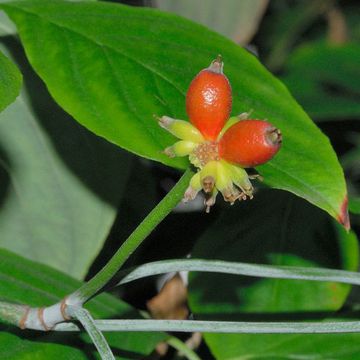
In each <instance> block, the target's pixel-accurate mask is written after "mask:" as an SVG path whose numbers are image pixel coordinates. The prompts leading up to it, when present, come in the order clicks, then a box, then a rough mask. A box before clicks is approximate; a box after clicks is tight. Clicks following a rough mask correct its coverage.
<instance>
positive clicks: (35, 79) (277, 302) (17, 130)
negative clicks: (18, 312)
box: [0, 0, 360, 359]
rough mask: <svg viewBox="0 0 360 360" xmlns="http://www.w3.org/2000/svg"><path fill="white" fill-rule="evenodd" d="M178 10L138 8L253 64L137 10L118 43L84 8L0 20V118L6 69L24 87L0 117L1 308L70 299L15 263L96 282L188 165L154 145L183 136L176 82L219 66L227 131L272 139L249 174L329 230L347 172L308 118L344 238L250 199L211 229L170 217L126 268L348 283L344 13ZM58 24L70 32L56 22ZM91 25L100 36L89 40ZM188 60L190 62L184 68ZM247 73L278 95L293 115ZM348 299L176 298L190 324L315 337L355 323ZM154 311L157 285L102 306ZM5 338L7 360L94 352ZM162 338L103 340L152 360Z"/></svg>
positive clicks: (199, 221)
mask: <svg viewBox="0 0 360 360" xmlns="http://www.w3.org/2000/svg"><path fill="white" fill-rule="evenodd" d="M199 3H200V2H199ZM174 4H175V2H167V3H165V2H163V1H154V2H152V3H151V4H150V2H148V1H144V2H141V1H140V2H137V4H136V5H152V6H154V7H156V6H157V7H159V8H160V9H164V10H167V11H175V12H178V13H179V14H181V15H184V16H187V15H189V16H191V18H192V20H195V21H197V22H200V23H202V24H204V25H206V26H208V27H212V26H214V30H216V31H219V32H221V33H222V34H223V35H225V36H227V37H229V38H231V39H233V40H235V41H236V42H238V43H241V44H242V45H249V44H251V45H249V47H248V48H249V49H250V50H251V51H255V52H256V55H252V54H250V53H249V52H248V51H245V50H242V49H240V47H238V46H236V45H234V44H233V43H231V42H230V41H229V40H226V39H225V38H223V37H220V36H219V35H217V34H215V33H213V32H210V31H209V30H207V29H205V28H203V27H201V26H200V25H194V24H192V23H190V22H188V21H186V20H183V19H180V18H177V17H175V16H173V15H166V14H163V13H160V12H152V11H145V12H144V13H141V16H140V15H138V14H140V13H137V10H134V9H130V8H129V9H128V8H123V7H122V6H121V5H117V4H112V5H113V6H114V7H111V15H112V16H113V17H117V19H118V23H121V22H122V25H123V26H121V27H118V28H114V27H113V22H112V20H111V19H110V20H109V17H106V16H103V14H104V13H106V10H104V9H107V8H105V7H97V6H96V5H97V4H96V2H93V3H92V4H74V6H73V7H71V8H70V7H68V4H65V3H59V4H57V3H56V2H49V1H45V0H42V1H39V0H37V1H26V4H25V3H19V4H16V3H14V2H11V3H10V4H9V5H7V7H4V9H6V11H7V13H8V14H9V15H10V16H11V17H12V19H13V20H14V21H15V23H16V25H17V30H15V28H14V26H13V25H12V23H11V22H10V21H9V20H8V19H7V18H6V15H4V14H3V13H2V14H1V18H0V35H1V38H0V42H1V50H2V52H3V53H4V54H5V55H3V54H0V99H1V100H0V101H1V102H0V110H2V109H4V108H5V107H6V106H7V105H9V104H10V103H12V102H13V101H14V100H15V97H16V95H17V93H18V92H19V89H20V84H21V76H20V73H19V71H17V67H18V68H19V69H20V72H21V74H22V76H23V87H22V91H21V94H20V96H18V97H17V99H16V100H15V102H13V103H12V104H11V105H10V106H9V107H7V108H6V109H5V110H4V111H3V112H2V113H1V114H0V165H1V166H0V184H1V189H0V232H1V239H0V245H1V247H3V248H4V249H6V250H2V252H1V256H0V276H1V279H2V281H1V287H0V298H1V299H2V300H12V301H16V302H26V303H29V304H34V305H47V304H49V303H52V302H54V301H57V300H58V299H59V298H60V297H61V296H63V295H65V294H66V293H68V292H69V291H71V290H72V289H74V288H76V286H77V285H78V284H79V282H78V281H76V280H74V279H70V278H69V277H68V276H67V275H64V274H61V273H59V272H57V271H55V270H51V269H50V268H48V267H46V266H44V265H38V264H35V263H33V262H31V261H30V260H27V259H31V260H35V261H37V262H39V263H42V264H47V265H49V266H51V267H52V268H55V269H57V270H61V271H62V272H64V273H67V274H68V275H71V276H72V277H75V278H77V279H78V280H80V279H84V278H88V277H90V276H91V275H93V274H94V273H95V272H96V271H97V270H99V269H100V268H101V266H102V265H104V264H105V262H106V261H107V260H108V258H109V257H110V256H111V254H113V252H114V250H115V249H117V248H118V246H119V245H120V244H121V242H122V241H123V240H124V239H125V238H126V236H127V235H128V234H129V233H130V232H131V231H132V230H133V228H134V227H135V226H136V225H137V224H138V223H139V222H140V221H141V220H142V219H143V218H144V217H145V215H146V214H147V213H148V211H149V210H150V209H151V208H152V207H153V206H154V205H155V204H156V203H157V202H158V200H159V199H160V198H161V197H162V196H163V195H164V194H165V193H166V192H167V191H168V189H169V188H170V187H171V186H172V184H173V183H174V181H176V179H177V178H178V176H179V173H178V172H177V170H175V169H176V168H184V167H186V165H187V164H186V162H185V161H182V160H180V161H179V160H176V161H173V160H169V159H167V158H166V157H164V156H163V155H162V154H161V153H160V151H161V150H162V149H163V148H164V147H165V146H166V145H168V144H170V143H171V142H172V141H173V139H172V138H171V136H169V135H168V134H166V133H165V132H163V131H162V130H161V129H159V128H158V127H157V125H156V122H154V121H153V120H152V114H154V113H155V114H159V115H162V114H167V115H172V116H177V117H180V118H185V112H184V111H185V109H184V94H185V92H186V89H187V86H188V83H189V81H190V80H191V78H192V77H193V76H194V75H195V74H196V73H197V72H198V71H199V70H200V69H201V68H203V67H205V66H207V64H208V62H209V60H211V59H212V57H214V55H216V54H217V53H219V52H221V53H222V55H223V56H224V58H225V69H226V73H227V75H228V77H229V78H230V80H231V83H232V87H233V89H234V101H235V103H234V113H238V112H242V111H247V110H249V109H251V108H253V109H254V110H255V112H254V115H255V116H258V117H261V118H264V117H266V118H268V119H269V120H270V121H271V122H274V123H275V124H276V125H278V126H279V127H280V128H281V129H282V131H283V133H284V138H285V140H286V141H284V148H283V149H282V152H281V153H280V154H279V157H278V158H275V159H274V161H273V162H271V163H269V164H267V165H264V166H263V167H261V168H259V171H260V172H261V173H262V174H263V175H264V176H265V179H266V182H265V185H270V186H273V187H276V188H281V189H285V190H290V191H291V192H293V193H295V194H297V195H300V196H301V197H303V198H305V199H307V200H309V201H310V202H311V203H313V204H315V205H317V206H318V207H320V208H322V209H324V210H326V211H327V212H328V213H330V214H331V215H332V216H333V217H337V216H338V215H339V212H340V207H341V204H342V202H343V199H344V196H345V183H344V179H343V176H342V170H341V168H340V166H339V164H338V162H337V157H336V155H335V153H334V152H333V151H332V150H331V147H330V143H329V142H328V140H327V138H326V137H325V136H324V135H323V134H322V133H321V132H320V131H319V130H318V129H317V128H316V127H315V126H314V125H313V124H312V123H311V122H310V119H309V118H308V117H307V115H306V114H305V112H304V111H303V110H302V108H301V107H303V108H304V110H305V111H306V112H307V113H308V114H309V115H310V117H311V118H312V119H313V120H315V121H316V122H317V125H318V126H319V127H320V128H321V130H322V131H323V132H324V133H325V134H326V135H327V136H329V138H330V141H331V144H332V145H333V146H334V148H335V151H336V153H337V156H338V157H339V159H340V162H341V163H342V165H343V167H344V169H345V172H346V179H347V183H348V190H349V195H350V210H351V211H352V214H351V221H352V224H353V231H352V232H350V233H349V234H347V233H346V232H345V231H344V230H343V229H342V228H341V227H340V226H338V225H337V224H336V223H335V221H334V220H332V219H331V218H330V217H329V216H328V214H326V213H325V212H324V211H323V210H320V209H319V208H317V207H315V206H314V205H312V204H310V203H309V202H306V201H305V200H304V199H300V198H298V197H296V196H294V195H292V194H290V193H285V192H283V191H280V190H274V189H271V190H270V189H268V188H265V186H259V187H260V190H259V191H258V193H257V194H256V196H255V199H254V200H253V201H252V202H250V203H241V204H238V205H236V206H234V207H232V208H228V207H227V205H223V204H222V203H221V201H220V202H219V204H217V206H216V208H215V209H214V211H212V213H211V214H209V215H206V216H205V214H203V212H202V205H201V200H199V202H198V203H196V202H195V203H194V204H193V205H192V206H187V207H183V206H180V207H178V208H177V209H176V211H175V212H174V213H173V214H172V215H170V216H169V217H168V218H167V219H166V220H165V221H164V222H163V223H162V224H161V225H160V226H159V227H158V228H157V229H156V230H155V231H154V232H153V233H152V234H151V236H150V237H149V238H148V239H147V240H146V242H145V243H144V244H143V246H142V247H141V248H140V249H139V250H138V251H137V252H136V253H135V254H134V256H133V257H132V258H131V259H130V260H129V262H128V264H127V265H129V266H130V265H135V264H139V263H144V262H147V261H152V260H156V259H165V258H179V257H182V256H186V255H187V254H189V253H191V254H192V256H194V257H195V256H196V257H201V258H217V259H224V260H232V261H244V262H253V263H271V264H284V265H285V264H286V265H301V266H317V267H331V268H342V269H347V270H356V268H357V262H358V247H357V238H356V234H357V233H358V231H359V218H358V217H357V216H356V215H355V214H356V213H360V211H359V206H358V205H359V196H360V194H359V188H358V185H357V182H358V180H359V171H358V169H359V162H360V148H359V146H360V142H359V139H358V131H359V128H360V126H359V123H358V118H359V112H360V108H359V101H358V100H359V97H360V82H359V76H358V75H359V66H358V64H359V60H360V45H359V39H360V28H359V24H358V22H357V21H356V17H355V13H356V10H358V5H357V4H356V1H350V2H346V3H345V2H341V1H339V2H335V1H321V0H316V1H311V2H310V1H309V2H302V1H295V0H280V1H276V2H267V1H260V0H259V1H241V2H234V1H230V0H229V1H224V2H223V3H222V5H221V7H222V8H221V10H222V11H221V12H219V8H218V6H217V5H215V4H214V3H213V2H212V1H209V2H201V4H202V5H201V6H200V5H196V7H195V8H194V6H195V5H194V2H190V1H181V2H176V6H172V5H174ZM205 4H206V6H205ZM102 5H104V4H102ZM110 5H111V4H110ZM110 5H109V6H110ZM80 6H83V7H80ZM80 9H81V11H80ZM95 9H100V10H95ZM108 9H110V7H109V8H108ZM101 12H103V13H102V15H101V14H100V13H101ZM64 13H67V15H68V16H67V17H64V16H61V15H62V14H64ZM94 13H96V14H97V15H98V17H97V21H96V22H92V21H94V20H93V19H92V16H94ZM219 13H221V15H222V17H220V16H219ZM237 13H238V14H240V15H239V16H238V17H236V16H235V14H237ZM91 14H92V15H91ZM99 14H100V15H101V16H100V15H99ZM244 14H246V16H244ZM214 19H216V21H213V20H214ZM229 24H231V25H232V26H231V27H230V26H228V25H229ZM16 31H18V32H19V34H20V37H21V41H22V43H23V45H24V46H25V52H26V55H25V54H24V51H23V48H22V45H21V43H20V42H19V39H18V37H17V36H16V35H14V34H16ZM239 34H241V37H239ZM174 39H176V41H174ZM194 48H196V56H191V54H193V53H194ZM256 56H257V57H258V58H259V60H260V62H261V63H263V64H264V65H265V66H266V67H267V68H268V69H269V70H270V71H271V72H273V73H274V74H275V75H276V76H278V77H279V78H280V79H281V80H282V81H283V82H284V83H285V84H286V86H287V87H288V89H289V90H290V92H291V93H292V94H293V96H294V97H295V99H296V100H297V102H298V103H299V104H300V105H301V107H300V106H298V105H297V103H296V102H295V101H294V100H293V99H292V97H291V96H290V95H289V93H288V92H287V90H286V89H285V88H284V87H283V85H282V84H281V83H280V82H278V81H277V80H276V79H275V78H274V77H273V76H272V75H271V74H270V73H268V72H267V71H266V70H265V69H264V68H263V67H262V65H260V63H259V62H258V60H257V59H256ZM10 58H11V59H12V61H11V60H9V59H10ZM29 61H30V63H31V65H30V64H29ZM14 63H15V64H16V66H17V67H16V66H15V65H14ZM184 64H186V66H184ZM32 68H33V69H34V70H35V71H34V70H33V69H32ZM39 75H40V78H41V79H40V78H39ZM44 82H45V84H44ZM54 99H55V101H56V102H57V103H58V104H59V105H60V106H61V107H60V106H59V105H58V104H57V103H56V102H55V101H54ZM62 108H63V109H64V110H65V111H66V112H65V111H64V110H63V109H62ZM72 117H74V118H75V119H76V120H77V121H79V122H80V123H81V124H83V125H85V126H86V127H87V128H88V129H90V130H91V131H92V132H94V133H96V134H98V135H101V136H102V137H105V138H106V139H108V140H110V142H111V143H115V144H118V145H121V146H122V147H124V148H125V149H128V150H130V151H132V152H134V153H136V154H139V155H142V156H145V157H146V158H150V159H155V160H158V162H150V161H149V160H145V159H140V158H139V157H135V156H133V155H131V154H129V153H128V152H125V151H123V150H120V149H119V148H118V147H117V146H115V145H114V144H111V143H109V142H107V141H106V140H104V139H102V138H100V137H97V136H96V135H94V134H93V133H92V132H90V131H88V130H87V129H86V128H84V127H82V126H81V125H79V124H77V123H76V122H75V121H73V119H72ZM119 119H121V121H119ZM109 124H110V125H109ZM304 159H305V160H304ZM161 163H165V164H167V165H170V166H172V167H174V169H171V168H170V167H165V166H163V165H162V164H161ZM198 205H199V206H198ZM169 243H171V246H169ZM8 250H10V251H12V252H15V253H17V254H20V255H21V256H23V257H26V258H27V259H24V258H22V257H19V256H18V255H15V254H12V253H10V252H9V251H8ZM349 291H350V288H349V286H344V285H339V284H334V283H309V282H299V281H297V282H295V281H290V280H268V279H267V280H256V281H255V280H253V279H239V278H238V277H236V278H235V277H232V276H224V275H214V274H206V275H200V274H197V275H191V276H190V283H189V289H188V295H189V306H190V311H192V312H193V314H194V316H195V317H196V318H207V319H209V318H211V319H217V320H228V319H235V318H236V319H247V320H267V319H269V320H284V319H285V320H293V319H301V320H311V319H328V318H332V317H334V316H335V312H337V313H338V315H337V316H340V317H341V316H346V317H348V318H351V317H354V316H356V313H354V311H355V310H356V309H357V308H358V301H359V296H358V293H357V292H356V291H353V292H351V293H350V296H349V295H348V294H349ZM30 294H31V295H30ZM155 294H156V286H155V283H154V281H153V280H149V279H147V280H140V281H138V282H137V283H136V284H134V285H128V286H127V287H125V288H121V289H120V290H116V291H115V292H114V295H115V296H116V297H118V298H119V297H121V298H122V299H125V300H126V301H128V302H130V303H131V304H132V305H133V306H134V307H136V308H137V309H145V308H146V303H147V301H148V300H149V299H151V298H152V297H153V296H154V295H155ZM219 294H221V296H219ZM168 296H170V295H168ZM169 299H171V298H168V299H167V301H170V300H169ZM89 308H91V310H92V311H93V313H94V315H95V316H98V317H121V316H124V317H127V318H129V317H133V316H134V315H133V309H131V308H130V307H129V306H128V305H125V304H124V303H123V302H120V300H119V299H115V298H113V297H110V296H101V297H99V298H97V299H96V300H94V303H93V304H92V305H90V304H89ZM2 330H4V331H2V332H1V337H0V348H1V349H2V350H1V351H2V352H3V353H2V354H1V355H2V358H4V359H15V358H19V359H20V358H26V356H28V357H29V358H34V356H35V355H36V356H38V358H45V357H46V358H58V357H56V356H59V354H61V356H63V358H74V359H78V358H79V359H82V358H84V359H86V358H92V356H95V355H94V354H92V352H93V348H92V347H90V346H88V345H84V344H86V342H87V341H88V340H87V339H83V338H80V337H73V336H69V335H67V336H63V335H61V336H60V335H51V336H45V335H43V334H40V335H39V334H36V335H34V334H32V333H30V332H29V333H28V332H26V333H21V332H20V331H17V330H15V329H13V328H12V327H9V326H6V327H5V325H4V326H3V329H2ZM165 337H166V336H165V335H164V334H155V333H153V334H152V335H149V334H143V335H141V334H140V335H139V334H137V335H134V334H116V335H114V336H111V337H110V338H111V339H110V338H109V339H110V343H111V345H112V347H113V350H114V351H115V354H116V355H117V356H118V357H119V358H125V359H129V358H141V357H142V356H144V354H149V353H150V352H151V351H152V350H153V349H154V348H155V345H156V344H157V343H158V342H159V341H160V340H162V339H164V338H165ZM35 340H36V341H35ZM358 340H359V339H358V336H357V335H331V336H330V335H316V336H314V335H304V336H292V335H291V336H289V335H217V334H212V335H205V337H204V340H203V342H202V343H201V345H200V347H199V348H198V349H197V351H198V354H199V356H200V357H201V358H204V359H211V358H213V357H214V358H216V359H229V358H249V357H251V358H253V359H261V358H264V357H267V358H274V359H279V358H284V359H287V358H291V357H293V356H298V357H299V356H300V357H301V356H302V357H309V356H315V355H319V356H323V357H324V358H327V357H329V356H330V354H331V356H332V358H335V359H352V358H354V357H353V356H354V354H356V353H357V352H358V351H359V349H358V345H357V344H358ZM19 344H21V346H22V349H23V352H21V353H18V352H17V351H18V348H19V346H20V345H19ZM119 344H121V345H119ZM14 351H16V353H15V352H14ZM167 356H168V358H175V356H178V355H174V354H172V353H171V352H170V353H169V354H168V355H167Z"/></svg>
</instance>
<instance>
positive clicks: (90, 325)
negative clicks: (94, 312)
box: [69, 306, 115, 360]
mask: <svg viewBox="0 0 360 360" xmlns="http://www.w3.org/2000/svg"><path fill="white" fill-rule="evenodd" d="M69 313H70V314H71V316H72V317H73V318H76V319H78V320H79V321H80V323H81V324H82V326H83V327H84V328H85V330H86V332H87V333H88V334H89V336H90V338H91V340H92V341H93V343H94V345H95V346H96V349H97V350H98V352H99V354H100V356H101V359H103V360H115V357H114V355H113V353H112V352H111V349H110V347H109V344H108V343H107V341H106V339H105V337H104V335H103V334H102V333H101V331H100V330H99V329H98V327H97V326H96V323H95V321H94V319H93V318H92V316H91V315H90V313H89V312H88V311H87V310H86V309H84V308H82V307H73V306H70V307H69Z"/></svg>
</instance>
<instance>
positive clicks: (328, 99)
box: [282, 42, 360, 120]
mask: <svg viewBox="0 0 360 360" xmlns="http://www.w3.org/2000/svg"><path fill="white" fill-rule="evenodd" d="M359 63H360V45H358V44H355V43H348V44H344V45H331V44H326V43H320V42H316V43H312V44H309V45H306V46H302V47H300V48H299V49H297V50H296V51H295V52H294V53H293V54H292V55H291V57H290V59H289V61H288V63H287V66H286V68H285V75H284V76H283V78H282V80H283V81H284V82H285V84H286V85H287V86H288V87H289V89H290V90H291V91H292V93H293V95H294V96H295V98H296V99H297V100H298V101H299V103H300V104H301V105H302V106H304V108H305V110H306V111H308V112H309V114H310V115H311V116H313V117H314V118H316V119H317V120H344V119H354V118H355V119H357V118H359V116H360V82H359V80H358V79H359V77H360V68H359Z"/></svg>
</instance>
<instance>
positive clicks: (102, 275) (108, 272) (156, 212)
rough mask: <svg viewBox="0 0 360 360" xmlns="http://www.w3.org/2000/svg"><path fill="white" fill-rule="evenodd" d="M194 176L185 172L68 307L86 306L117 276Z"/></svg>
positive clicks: (189, 171)
mask: <svg viewBox="0 0 360 360" xmlns="http://www.w3.org/2000/svg"><path fill="white" fill-rule="evenodd" d="M193 175H194V173H193V171H192V170H191V169H188V170H186V171H185V173H184V174H183V176H182V177H181V178H180V180H179V181H178V182H177V183H176V185H175V186H174V187H173V188H172V189H171V190H170V191H169V193H168V194H167V195H166V196H165V197H164V198H163V199H162V200H161V201H160V203H159V204H158V205H157V206H156V207H155V208H154V209H153V210H152V211H151V212H150V213H149V215H148V216H147V217H146V218H145V219H144V220H143V221H142V222H141V223H140V225H139V226H138V227H137V228H136V229H135V230H134V232H133V233H132V234H131V235H130V236H129V237H128V238H127V239H126V240H125V242H124V243H123V244H122V245H121V246H120V248H119V249H118V250H117V252H116V253H115V254H114V256H113V257H112V258H111V259H110V260H109V262H108V263H107V264H106V265H105V266H104V267H103V268H102V269H101V270H100V271H99V272H98V273H97V274H96V275H95V276H94V277H93V278H91V279H90V280H89V281H88V282H86V283H85V284H84V285H82V286H81V287H80V288H79V289H78V290H77V291H75V292H74V293H72V294H71V295H70V296H68V297H67V299H66V303H67V304H68V305H77V306H79V305H82V304H84V303H85V302H86V301H88V300H89V299H90V298H91V297H93V296H94V295H95V294H96V293H97V292H99V291H100V290H101V289H102V288H103V287H104V286H105V285H106V284H107V283H108V282H109V281H110V280H111V279H112V278H113V277H114V276H115V275H116V273H117V272H118V271H119V269H120V268H121V266H122V265H123V264H124V263H125V261H126V260H127V259H128V258H129V257H130V255H131V254H132V253H133V252H134V251H135V250H136V249H137V247H138V246H139V245H140V244H141V243H142V242H143V241H144V240H145V239H146V237H147V236H148V235H149V234H150V233H151V232H152V231H153V230H154V229H155V227H156V226H157V225H158V224H159V223H160V222H161V221H162V220H163V219H164V218H165V217H166V216H167V215H168V214H169V213H170V212H171V211H172V210H173V209H174V207H175V206H176V205H177V204H178V203H179V202H180V200H181V199H182V198H183V195H184V192H185V190H186V188H187V187H188V185H189V181H190V179H191V177H192V176H193Z"/></svg>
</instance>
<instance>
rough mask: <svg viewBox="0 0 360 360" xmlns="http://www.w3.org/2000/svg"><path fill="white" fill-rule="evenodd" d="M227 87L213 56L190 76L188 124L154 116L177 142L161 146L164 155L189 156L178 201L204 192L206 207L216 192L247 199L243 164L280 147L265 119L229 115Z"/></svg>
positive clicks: (248, 192) (248, 185)
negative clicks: (188, 175)
mask: <svg viewBox="0 0 360 360" xmlns="http://www.w3.org/2000/svg"><path fill="white" fill-rule="evenodd" d="M231 105H232V94H231V86H230V83H229V80H228V79H227V77H226V76H225V75H224V74H223V62H222V59H221V57H220V56H219V57H218V58H217V59H215V60H214V61H213V62H212V63H211V64H210V66H209V67H208V68H206V69H204V70H202V71H200V73H199V74H198V75H197V76H196V77H195V78H194V79H193V80H192V82H191V84H190V87H189V90H188V92H187V95H186V112H187V114H188V116H189V119H190V123H189V122H187V121H184V120H176V119H172V118H170V117H168V116H162V117H161V118H159V124H160V126H161V127H163V128H164V129H166V130H167V131H168V132H170V133H171V134H173V135H174V136H176V137H177V138H178V139H180V141H178V142H176V143H175V144H174V145H172V146H170V147H168V148H166V149H165V154H167V155H168V156H170V157H175V156H189V160H190V162H191V163H192V164H193V165H194V166H196V167H197V168H198V172H197V173H196V174H195V175H194V176H193V178H192V179H191V181H190V184H189V187H188V189H187V190H186V192H185V194H184V200H183V201H184V202H187V201H190V200H193V199H195V197H196V195H197V193H198V192H199V191H200V190H203V191H204V192H205V206H206V211H207V212H209V210H210V207H211V206H212V205H214V203H215V200H216V196H217V194H218V192H219V191H220V192H221V193H222V195H223V197H224V199H225V201H228V202H230V203H231V204H233V203H234V202H235V201H236V200H246V199H247V198H250V199H252V197H253V186H252V184H251V182H250V179H252V178H255V177H258V175H254V176H249V175H248V174H247V172H246V171H245V170H244V168H249V167H254V166H257V165H260V164H264V163H265V162H267V161H269V160H270V159H271V158H272V157H273V156H274V155H275V154H276V153H277V152H278V150H279V149H280V146H281V133H280V130H278V129H277V128H275V127H274V126H273V125H271V124H270V123H269V122H267V121H265V120H257V119H249V114H248V113H243V114H240V115H238V116H236V117H230V113H231Z"/></svg>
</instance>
